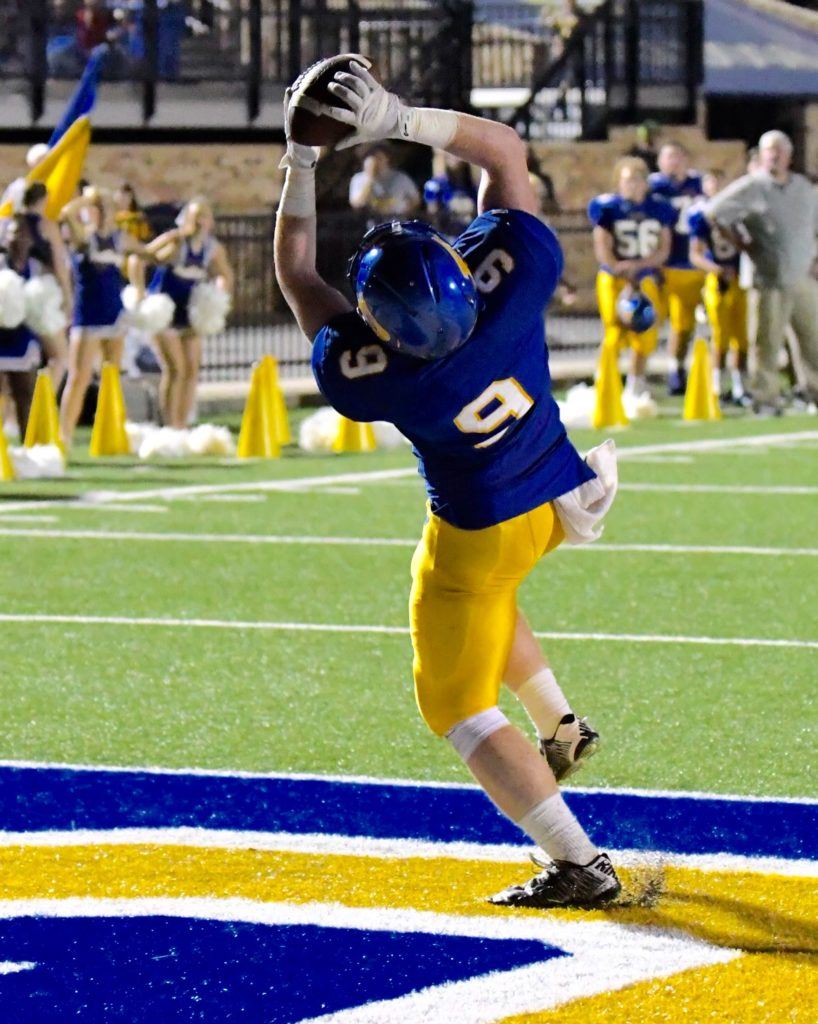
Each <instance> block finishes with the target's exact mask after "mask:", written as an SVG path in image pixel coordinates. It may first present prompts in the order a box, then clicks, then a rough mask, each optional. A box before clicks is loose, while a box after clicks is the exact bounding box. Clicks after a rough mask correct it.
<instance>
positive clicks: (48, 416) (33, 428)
mask: <svg viewBox="0 0 818 1024" xmlns="http://www.w3.org/2000/svg"><path fill="white" fill-rule="evenodd" d="M23 443H24V445H25V446H26V448H33V447H34V445H35V444H56V445H57V446H59V444H60V417H59V414H58V413H57V397H56V395H55V394H54V385H53V384H52V383H51V377H50V375H49V373H48V371H47V370H40V372H39V373H38V374H37V383H36V384H35V385H34V395H33V397H32V399H31V412H29V414H28V424H27V426H26V437H25V441H24V442H23Z"/></svg>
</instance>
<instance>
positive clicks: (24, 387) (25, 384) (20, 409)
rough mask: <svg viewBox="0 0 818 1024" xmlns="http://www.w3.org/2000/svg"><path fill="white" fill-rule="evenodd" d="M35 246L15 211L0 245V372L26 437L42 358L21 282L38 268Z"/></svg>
mask: <svg viewBox="0 0 818 1024" xmlns="http://www.w3.org/2000/svg"><path fill="white" fill-rule="evenodd" d="M35 246H36V240H35V239H34V237H33V236H32V234H31V231H30V229H29V226H28V222H27V220H26V218H25V217H24V216H23V215H22V214H19V213H18V214H15V215H14V216H13V217H12V218H11V220H9V222H8V224H7V225H6V229H5V232H4V236H3V244H2V247H0V373H2V374H4V375H5V377H6V380H7V381H8V385H9V390H10V391H11V397H12V400H13V402H14V408H15V412H16V414H17V425H18V427H19V429H20V437H21V438H23V437H25V433H26V426H27V424H28V416H29V412H30V411H31V399H32V396H33V394H34V384H35V381H36V377H37V369H38V368H39V366H40V358H41V354H40V345H39V343H38V341H37V338H36V336H35V335H34V334H33V333H32V332H31V330H30V329H29V327H28V326H27V325H26V324H25V322H24V317H25V285H24V282H25V281H27V280H30V279H31V278H32V276H33V275H34V274H36V273H37V272H38V270H39V269H40V268H39V266H38V265H37V261H36V260H35V259H34V257H32V255H31V253H32V250H33V249H34V248H35ZM0 429H2V420H1V419H0Z"/></svg>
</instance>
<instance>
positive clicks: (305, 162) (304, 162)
mask: <svg viewBox="0 0 818 1024" xmlns="http://www.w3.org/2000/svg"><path fill="white" fill-rule="evenodd" d="M291 97H292V89H287V91H286V92H285V93H284V135H285V137H286V139H287V152H286V153H285V154H284V156H283V157H282V158H281V163H280V164H279V165H278V166H279V168H280V169H282V170H283V169H284V168H287V167H300V168H302V169H303V170H307V171H308V170H311V169H312V168H313V167H315V165H316V164H317V163H318V156H319V154H320V152H321V149H320V147H319V146H304V145H302V144H301V143H300V142H294V141H293V139H292V136H291V134H290V133H291V129H290V98H291Z"/></svg>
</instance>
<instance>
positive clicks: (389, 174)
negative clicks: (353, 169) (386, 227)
mask: <svg viewBox="0 0 818 1024" xmlns="http://www.w3.org/2000/svg"><path fill="white" fill-rule="evenodd" d="M349 205H350V206H351V207H352V208H353V210H363V211H365V212H366V213H368V214H371V215H372V216H373V218H374V219H376V220H387V219H388V218H389V217H401V218H406V217H410V216H411V215H412V214H413V213H416V212H417V210H418V208H419V206H420V191H419V190H418V187H417V185H416V184H415V183H414V181H412V179H411V178H410V177H409V175H408V174H405V173H404V172H403V171H399V170H397V168H395V167H394V166H393V164H392V152H391V149H390V148H389V146H388V145H386V144H385V143H382V142H379V143H377V144H376V145H374V146H370V147H369V149H368V150H367V151H366V154H365V156H364V162H363V167H362V169H361V170H360V171H358V173H357V174H354V175H353V176H352V180H351V181H350V183H349Z"/></svg>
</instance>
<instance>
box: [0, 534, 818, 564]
mask: <svg viewBox="0 0 818 1024" xmlns="http://www.w3.org/2000/svg"><path fill="white" fill-rule="evenodd" d="M0 537H24V538H27V539H33V540H37V539H41V540H93V541H105V540H107V541H136V542H140V543H154V542H156V543H160V544H161V543H179V544H249V545H251V546H252V545H258V544H267V545H270V544H271V545H283V546H292V545H296V546H316V547H322V546H323V547H326V546H330V547H331V546H335V547H373V548H384V547H397V548H414V547H416V546H417V538H409V537H406V538H404V537H342V536H338V537H317V536H314V535H312V534H307V535H304V536H299V535H295V534H266V533H184V532H181V531H180V532H173V531H171V532H167V533H164V532H163V533H160V532H157V531H147V530H138V531H136V530H96V529H93V528H89V529H78V530H73V529H71V530H64V529H56V528H54V529H52V528H45V529H40V528H33V527H31V528H29V527H20V528H17V527H13V526H9V527H5V526H0ZM595 551H596V552H603V553H606V554H611V553H613V554H617V553H623V554H628V553H639V552H644V553H649V554H660V555H747V556H759V557H772V558H815V557H818V548H787V547H782V548H778V547H753V546H750V545H737V544H723V545H719V544H605V543H595V544H581V545H570V544H566V545H563V546H562V547H560V548H559V552H560V553H569V552H580V553H582V552H585V553H589V552H590V553H593V552H595Z"/></svg>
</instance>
